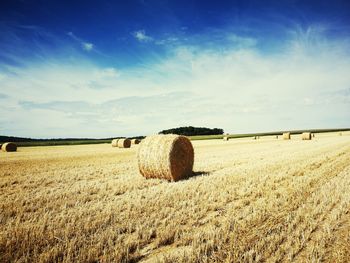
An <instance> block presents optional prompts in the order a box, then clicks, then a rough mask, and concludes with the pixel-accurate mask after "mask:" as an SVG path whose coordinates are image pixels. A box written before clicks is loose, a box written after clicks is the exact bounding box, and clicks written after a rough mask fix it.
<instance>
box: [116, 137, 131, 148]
mask: <svg viewBox="0 0 350 263" xmlns="http://www.w3.org/2000/svg"><path fill="white" fill-rule="evenodd" d="M130 146H131V141H130V139H119V140H118V148H130Z"/></svg>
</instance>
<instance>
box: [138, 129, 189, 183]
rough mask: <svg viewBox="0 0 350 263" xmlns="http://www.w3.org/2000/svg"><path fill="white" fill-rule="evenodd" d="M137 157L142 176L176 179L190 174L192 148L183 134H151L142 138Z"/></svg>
mask: <svg viewBox="0 0 350 263" xmlns="http://www.w3.org/2000/svg"><path fill="white" fill-rule="evenodd" d="M137 159H138V166H139V171H140V173H141V174H142V175H143V176H144V177H146V178H159V179H166V180H168V181H178V180H180V179H183V178H186V177H188V176H190V175H191V174H192V169H193V162H194V150H193V146H192V143H191V141H190V140H189V139H188V138H187V137H185V136H179V135H173V134H168V135H153V136H148V137H147V138H146V139H144V140H142V143H141V144H140V147H139V149H138V153H137Z"/></svg>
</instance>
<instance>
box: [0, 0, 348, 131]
mask: <svg viewBox="0 0 350 263" xmlns="http://www.w3.org/2000/svg"><path fill="white" fill-rule="evenodd" d="M180 126H199V127H210V128H214V127H217V128H223V129H224V130H225V132H228V133H245V132H260V131H280V130H291V129H312V128H343V127H350V2H349V1H337V0H333V1H325V0H319V1H297V0H286V1H281V0H280V1H272V0H270V1H249V0H246V1H199V0H198V1H194V0H186V1H175V0H174V1H171V0H163V1H160V0H158V1H155V0H129V1H104V0H99V1H62V0H61V1H56V0H50V1H46V0H42V1H36V0H32V1H27V0H22V1H18V0H2V1H1V5H0V135H8V136H21V137H32V138H67V137H70V138H72V137H79V138H81V137H84V138H106V137H117V136H137V135H148V134H154V133H157V132H159V131H160V130H163V129H168V128H174V127H180Z"/></svg>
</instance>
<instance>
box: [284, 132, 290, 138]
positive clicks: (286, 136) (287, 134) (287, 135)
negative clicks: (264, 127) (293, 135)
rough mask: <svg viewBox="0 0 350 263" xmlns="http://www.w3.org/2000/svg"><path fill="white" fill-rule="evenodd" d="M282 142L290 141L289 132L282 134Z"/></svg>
mask: <svg viewBox="0 0 350 263" xmlns="http://www.w3.org/2000/svg"><path fill="white" fill-rule="evenodd" d="M282 137H283V140H290V132H284V133H283V134H282Z"/></svg>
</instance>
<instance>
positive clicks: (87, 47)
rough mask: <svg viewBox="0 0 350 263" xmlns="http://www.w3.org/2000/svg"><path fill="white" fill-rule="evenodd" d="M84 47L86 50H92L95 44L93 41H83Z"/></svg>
mask: <svg viewBox="0 0 350 263" xmlns="http://www.w3.org/2000/svg"><path fill="white" fill-rule="evenodd" d="M82 47H83V49H84V50H86V51H91V50H92V49H93V48H94V44H92V43H87V42H83V43H82Z"/></svg>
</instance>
